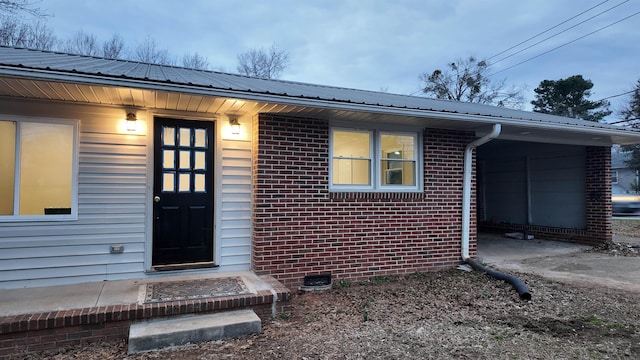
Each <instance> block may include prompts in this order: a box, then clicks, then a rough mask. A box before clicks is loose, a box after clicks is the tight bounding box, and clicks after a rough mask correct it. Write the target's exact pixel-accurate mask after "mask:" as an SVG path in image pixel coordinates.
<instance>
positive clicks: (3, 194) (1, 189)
mask: <svg viewBox="0 0 640 360" xmlns="http://www.w3.org/2000/svg"><path fill="white" fill-rule="evenodd" d="M15 167H16V123H15V122H14V121H0V215H13V205H14V200H13V193H14V187H15V172H16V168H15Z"/></svg>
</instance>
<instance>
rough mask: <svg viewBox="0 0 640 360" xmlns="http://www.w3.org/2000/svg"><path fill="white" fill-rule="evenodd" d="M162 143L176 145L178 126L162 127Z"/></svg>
mask: <svg viewBox="0 0 640 360" xmlns="http://www.w3.org/2000/svg"><path fill="white" fill-rule="evenodd" d="M162 145H166V146H175V145H176V128H174V127H173V126H164V127H163V129H162Z"/></svg>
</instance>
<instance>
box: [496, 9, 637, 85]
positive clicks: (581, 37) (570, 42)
mask: <svg viewBox="0 0 640 360" xmlns="http://www.w3.org/2000/svg"><path fill="white" fill-rule="evenodd" d="M638 14H640V11H638V12H635V13H633V14H631V15H629V16H627V17H624V18H622V19H620V20H618V21H616V22H613V23H611V24H609V25H606V26H603V27H601V28H599V29H597V30H594V31H592V32H590V33H588V34H586V35H582V36H580V37H578V38H576V39H573V40H571V41H568V42H566V43H564V44H562V45H559V46H556V47H554V48H553V49H550V50H547V51H545V52H543V53H541V54H538V55H536V56H533V57H530V58H528V59H526V60H523V61H521V62H519V63H517V64H515V65H511V66H509V67H507V68H504V69H502V70H498V71H496V72H494V73H493V74H490V75H488V76H493V75H496V74H499V73H501V72H505V71H507V70H510V69H513V68H514V67H516V66H519V65H522V64H524V63H527V62H529V61H531V60H534V59H537V58H539V57H541V56H543V55H546V54H548V53H550V52H552V51H555V50H558V49H560V48H562V47H565V46H567V45H569V44H572V43H574V42H576V41H578V40H582V39H584V38H586V37H587V36H591V35H593V34H595V33H597V32H599V31H602V30H604V29H607V28H609V27H611V26H613V25H616V24H618V23H621V22H623V21H625V20H627V19H630V18H632V17H634V16H636V15H638Z"/></svg>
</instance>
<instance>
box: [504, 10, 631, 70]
mask: <svg viewBox="0 0 640 360" xmlns="http://www.w3.org/2000/svg"><path fill="white" fill-rule="evenodd" d="M626 2H629V0H626V1H623V2H621V3H619V4H618V5H615V6H612V7H610V8H608V9H607V10H604V11H601V12H599V13H597V14H595V15H593V16H591V17H590V18H587V19H585V20H583V21H581V22H579V23H577V24H575V25H573V26H570V27H568V28H566V29H564V30H562V31H560V32H557V33H555V34H553V35H551V36H549V37H546V38H544V39H542V40H540V41H538V42H537V43H535V44H533V45H529V46H527V47H525V48H524V49H520V50H518V51H516V52H514V53H513V54H510V55H507V56H505V57H503V58H502V59H500V60H496V61H495V62H493V63H491V65H495V64H497V63H499V62H501V61H503V60H506V59H508V58H510V57H513V56H515V55H518V54H520V53H521V52H523V51H525V50H529V49H531V48H532V47H534V46H537V45H540V44H542V43H543V42H545V41H547V40H549V39H552V38H554V37H556V36H558V35H560V34H563V33H565V32H567V31H569V30H571V29H573V28H575V27H578V26H580V25H582V24H584V23H586V22H587V21H590V20H593V19H594V18H596V17H598V16H600V15H602V14H604V13H607V12H609V11H611V10H613V9H615V8H617V7H618V6H620V5H622V4H624V3H626ZM592 9H593V8H592ZM583 13H584V12H583ZM576 16H578V15H576ZM545 32H546V31H545Z"/></svg>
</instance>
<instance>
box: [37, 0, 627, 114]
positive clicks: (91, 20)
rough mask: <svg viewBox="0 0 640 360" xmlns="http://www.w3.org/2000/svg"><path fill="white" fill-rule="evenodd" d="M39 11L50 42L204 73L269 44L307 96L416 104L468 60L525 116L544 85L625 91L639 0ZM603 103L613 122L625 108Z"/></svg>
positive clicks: (350, 0)
mask: <svg viewBox="0 0 640 360" xmlns="http://www.w3.org/2000/svg"><path fill="white" fill-rule="evenodd" d="M40 5H41V6H42V8H43V9H45V10H47V11H48V12H49V13H51V14H52V15H53V16H52V17H51V18H49V19H48V20H47V23H48V25H49V26H50V27H51V28H52V29H53V31H54V32H55V33H56V35H57V36H58V37H59V38H63V39H64V38H69V37H71V36H72V35H73V34H74V33H76V32H77V31H78V30H83V31H85V32H87V33H91V34H94V35H96V37H97V38H98V39H99V40H100V41H104V40H107V39H109V38H110V37H111V36H112V35H113V34H114V33H118V34H120V35H121V36H123V37H124V38H125V40H126V42H127V44H128V45H129V46H130V47H133V46H134V45H135V44H136V43H138V42H140V41H142V40H143V39H144V38H145V37H146V36H147V35H149V36H151V37H152V38H153V39H155V41H156V42H157V44H158V45H159V47H161V48H166V49H167V50H169V52H170V53H171V54H172V55H174V56H175V57H176V58H177V59H181V58H182V56H183V55H184V54H185V53H193V52H198V53H199V54H201V55H203V56H204V57H206V58H207V59H208V61H209V63H210V65H211V67H212V69H214V70H222V71H227V72H236V64H237V55H238V54H239V53H242V52H244V51H247V50H249V49H254V48H260V47H264V48H268V47H269V46H270V45H271V44H273V43H275V44H277V45H278V46H279V47H280V48H282V49H285V50H286V51H288V52H289V54H290V60H291V63H290V66H289V67H288V68H287V69H286V70H285V72H284V73H283V75H282V77H281V78H282V79H285V80H293V81H301V82H307V83H315V84H324V85H333V86H341V87H349V88H357V89H366V90H375V91H377V90H384V91H388V92H393V93H399V94H419V92H420V91H419V89H420V81H419V79H418V76H419V75H420V74H421V73H424V72H432V71H433V70H435V69H438V68H440V69H443V68H444V67H445V66H446V64H447V63H450V62H452V61H455V60H456V59H459V58H466V57H468V56H470V55H473V56H476V57H478V58H490V60H491V61H493V62H494V65H493V68H492V69H493V72H496V74H495V75H493V77H492V79H494V80H500V79H506V83H507V84H511V85H517V86H526V89H527V90H526V92H525V94H526V98H527V105H526V106H525V109H527V110H529V109H531V106H530V105H528V102H529V101H531V100H532V99H533V97H534V93H533V89H534V88H536V87H537V86H538V84H539V83H540V81H542V80H545V79H548V80H558V79H560V78H566V77H569V76H572V75H576V74H580V75H583V76H584V77H585V78H587V79H590V80H592V81H593V83H594V85H595V86H594V88H593V95H592V96H591V99H592V100H598V99H601V98H605V97H609V96H613V95H617V94H620V93H623V92H626V91H629V90H631V89H632V88H633V86H634V85H635V83H636V81H637V80H638V79H640V26H639V25H640V15H635V16H632V17H630V18H628V19H627V20H624V21H621V22H619V23H617V24H614V25H611V24H613V23H615V22H617V21H620V20H622V19H624V18H625V17H628V16H630V15H633V14H636V13H637V12H640V1H638V0H630V1H625V0H617V1H613V0H609V1H603V0H582V1H576V0H536V1H514V0H393V1H392V0H388V1H385V0H346V1H338V0H335V1H326V0H304V1H303V0H264V1H258V0H243V1H234V0H181V1H176V0H135V1H133V0H128V1H125V0H109V1H104V0H43V1H42V3H41V4H40ZM592 7H595V8H594V9H592V10H590V11H588V12H586V13H585V14H583V15H581V16H578V17H577V18H575V19H573V20H571V21H569V22H567V23H566V24H564V25H560V26H559V27H557V28H555V29H552V30H550V31H548V32H547V33H545V34H543V35H541V36H539V37H537V38H535V39H534V40H531V41H529V42H527V43H525V44H523V45H521V46H519V47H517V48H515V49H513V50H510V51H508V52H506V53H503V54H501V55H499V56H496V57H493V56H494V55H497V54H499V53H500V52H502V51H504V50H506V49H508V48H510V47H512V46H514V45H516V44H518V43H520V42H522V41H525V40H527V39H528V38H530V37H532V36H534V35H536V34H538V33H540V32H543V31H545V30H547V29H549V28H551V27H553V26H556V25H558V24H560V23H561V22H563V21H565V20H567V19H570V18H572V17H574V16H576V15H578V14H580V13H581V12H584V11H586V10H587V9H589V8H592ZM610 8H613V9H611V10H609V11H607V10H608V9H610ZM601 12H604V13H603V14H602V15H599V16H596V15H598V14H599V13H601ZM593 16H595V17H594V18H593V19H591V20H588V21H586V22H584V23H583V24H579V25H578V23H580V22H582V21H585V20H587V19H588V18H590V17H593ZM609 25H611V26H609ZM573 26H575V27H574V28H572V29H568V28H570V27H573ZM606 26H609V27H607V28H605V29H604V30H601V31H598V32H596V33H594V34H592V35H588V36H586V37H584V38H583V39H580V40H577V41H575V42H573V43H571V44H568V45H566V46H563V47H561V48H559V49H557V50H553V51H551V50H552V49H554V48H556V47H559V46H561V45H563V44H566V43H568V42H571V41H574V40H576V39H578V38H580V37H583V36H585V35H587V34H589V33H591V32H594V31H596V30H598V29H600V28H603V27H606ZM559 32H561V34H559V35H557V36H554V37H552V38H551V39H548V40H546V41H543V40H544V39H545V38H548V37H551V36H553V35H555V34H557V33H559ZM540 41H542V42H541V43H540V44H539V45H536V46H533V47H531V48H530V49H526V50H524V51H522V52H520V53H518V54H515V55H513V56H511V57H509V58H507V59H505V60H502V61H499V60H501V59H502V58H504V57H505V56H508V55H511V54H513V53H514V52H516V51H520V50H523V49H525V47H527V46H531V45H534V44H535V43H536V42H540ZM548 51H550V52H549V53H548V54H545V55H542V54H543V53H545V52H548ZM536 56H537V57H536ZM534 57H535V58H534ZM527 60H528V61H527ZM525 61H526V62H525ZM521 62H524V63H522V64H520V65H518V63H521ZM611 101H612V105H613V107H612V110H614V111H616V110H620V109H621V107H622V106H623V105H624V104H626V103H627V102H628V97H626V96H625V97H617V98H613V99H611Z"/></svg>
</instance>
